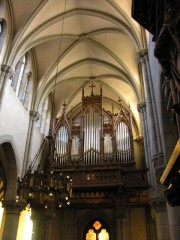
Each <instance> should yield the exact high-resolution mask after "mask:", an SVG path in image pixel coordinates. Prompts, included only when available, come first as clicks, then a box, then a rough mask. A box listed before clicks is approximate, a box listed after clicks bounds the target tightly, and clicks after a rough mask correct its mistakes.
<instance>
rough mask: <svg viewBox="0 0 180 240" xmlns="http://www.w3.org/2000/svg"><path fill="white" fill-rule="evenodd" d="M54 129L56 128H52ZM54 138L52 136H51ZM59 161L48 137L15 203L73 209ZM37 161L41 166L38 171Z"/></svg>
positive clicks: (67, 180) (22, 181) (66, 177)
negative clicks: (58, 164)
mask: <svg viewBox="0 0 180 240" xmlns="http://www.w3.org/2000/svg"><path fill="white" fill-rule="evenodd" d="M66 4H67V0H65V5H64V14H65V10H66ZM64 14H63V19H62V27H61V32H60V39H59V46H58V56H57V64H56V76H55V80H54V90H53V93H52V94H53V97H52V109H53V110H52V111H53V112H52V116H53V119H54V124H55V103H54V97H55V89H56V82H57V78H58V64H59V62H58V61H59V58H60V53H61V42H62V33H63V27H64ZM53 129H55V127H53ZM52 135H53V134H52ZM55 158H56V149H55V144H54V138H53V137H52V136H47V137H46V138H45V139H44V141H43V143H42V145H41V146H40V148H39V151H38V152H37V154H36V156H35V158H34V160H33V161H32V163H31V165H30V166H29V169H28V170H27V172H26V173H25V176H24V177H23V178H22V179H20V178H18V183H17V185H18V187H17V197H16V201H17V202H18V201H20V200H21V201H22V200H26V202H27V204H29V205H30V206H32V207H33V206H38V207H40V206H43V207H44V208H53V207H58V208H61V207H63V206H67V205H70V198H71V195H72V178H71V177H70V176H69V175H64V174H63V172H62V170H61V169H60V168H56V169H54V168H53V164H52V163H53V162H55ZM37 161H38V162H39V165H38V167H37V169H36V170H34V169H35V166H36V163H37Z"/></svg>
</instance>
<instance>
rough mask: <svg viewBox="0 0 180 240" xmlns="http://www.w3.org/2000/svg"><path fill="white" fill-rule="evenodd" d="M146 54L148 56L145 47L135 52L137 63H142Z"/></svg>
mask: <svg viewBox="0 0 180 240" xmlns="http://www.w3.org/2000/svg"><path fill="white" fill-rule="evenodd" d="M147 56H148V50H147V49H141V50H140V51H139V52H138V53H137V58H138V63H143V62H145V60H146V58H147Z"/></svg>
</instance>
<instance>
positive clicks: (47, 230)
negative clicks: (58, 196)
mask: <svg viewBox="0 0 180 240" xmlns="http://www.w3.org/2000/svg"><path fill="white" fill-rule="evenodd" d="M44 216H45V232H44V240H51V223H52V220H53V219H54V218H55V213H54V212H51V211H50V212H45V213H44Z"/></svg>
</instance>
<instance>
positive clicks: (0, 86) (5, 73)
mask: <svg viewBox="0 0 180 240" xmlns="http://www.w3.org/2000/svg"><path fill="white" fill-rule="evenodd" d="M13 76H14V71H13V69H12V68H11V67H10V66H8V65H2V66H1V74H0V106H1V103H2V98H3V94H4V89H5V84H6V83H7V81H8V80H9V79H11V78H12V77H13Z"/></svg>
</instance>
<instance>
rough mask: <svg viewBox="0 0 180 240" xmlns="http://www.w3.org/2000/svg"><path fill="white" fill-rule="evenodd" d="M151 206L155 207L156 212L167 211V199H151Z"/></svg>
mask: <svg viewBox="0 0 180 240" xmlns="http://www.w3.org/2000/svg"><path fill="white" fill-rule="evenodd" d="M151 207H152V208H154V210H155V211H156V212H162V211H167V205H166V200H165V199H164V198H155V199H153V200H151Z"/></svg>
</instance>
